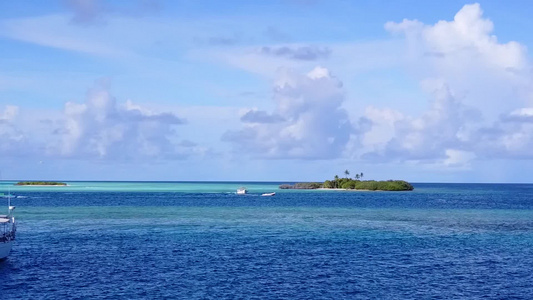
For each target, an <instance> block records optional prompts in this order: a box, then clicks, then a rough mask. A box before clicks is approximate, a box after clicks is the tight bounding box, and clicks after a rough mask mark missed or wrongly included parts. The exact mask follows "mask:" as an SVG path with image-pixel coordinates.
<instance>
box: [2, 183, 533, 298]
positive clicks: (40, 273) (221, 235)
mask: <svg viewBox="0 0 533 300" xmlns="http://www.w3.org/2000/svg"><path fill="white" fill-rule="evenodd" d="M3 184H4V186H7V185H8V184H9V183H7V182H4V183H3ZM278 185H279V183H227V182H226V183H172V182H166V183H144V182H143V183H129V182H120V183H113V182H69V186H68V187H10V190H11V192H12V193H13V194H15V195H17V196H18V197H17V198H15V199H12V202H13V204H14V205H16V206H17V209H16V216H17V221H18V235H17V240H16V243H15V245H14V247H13V251H12V253H11V255H10V257H9V258H8V259H6V260H5V261H3V262H0V272H1V273H0V274H1V275H0V279H1V280H2V282H3V285H2V295H10V298H13V299H43V298H44V299H105V298H112V299H161V298H166V299H168V298H180V299H332V298H343V299H433V298H435V299H480V298H486V299H530V295H533V275H532V274H533V247H532V246H533V185H527V184H522V185H497V184H493V185H488V184H486V185H483V184H414V186H415V191H413V192H342V191H322V192H319V191H284V190H277V186H278ZM240 186H246V187H247V188H248V190H249V191H250V194H249V195H245V196H240V195H235V193H234V192H235V190H236V189H237V188H238V187H240ZM272 191H275V192H277V194H276V196H274V197H260V194H261V193H263V192H272Z"/></svg>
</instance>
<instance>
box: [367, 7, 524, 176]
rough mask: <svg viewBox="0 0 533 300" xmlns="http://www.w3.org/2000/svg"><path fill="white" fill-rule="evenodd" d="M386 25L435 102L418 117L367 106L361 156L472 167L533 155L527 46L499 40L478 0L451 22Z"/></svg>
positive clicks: (416, 22)
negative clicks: (369, 125) (368, 124)
mask: <svg viewBox="0 0 533 300" xmlns="http://www.w3.org/2000/svg"><path fill="white" fill-rule="evenodd" d="M385 28H386V29H387V30H388V31H390V32H392V33H395V34H400V37H401V38H403V39H404V40H405V45H406V49H407V51H406V52H405V54H406V55H405V59H406V66H407V67H408V68H410V69H412V70H414V72H413V74H416V76H419V80H420V83H421V87H422V88H423V89H425V90H427V91H431V97H432V100H431V103H430V107H429V109H428V110H427V111H426V112H424V113H422V114H421V115H420V116H419V117H413V116H410V115H409V111H407V110H405V111H402V112H399V111H394V110H392V109H390V108H382V109H380V108H374V107H372V108H367V110H366V112H365V116H366V117H367V118H368V119H370V120H371V121H372V124H373V126H372V129H371V130H370V131H369V132H367V133H366V134H365V137H364V138H363V143H364V144H365V146H366V149H369V150H368V151H367V153H366V154H364V155H363V158H365V159H371V160H377V161H388V160H396V161H416V162H423V163H427V164H428V165H434V166H437V165H438V166H445V167H450V168H468V166H469V165H470V161H471V160H475V159H483V158H488V157H490V158H531V157H533V154H532V151H531V150H530V149H532V148H533V127H532V126H533V124H532V123H533V122H532V120H533V113H532V110H531V108H529V106H528V103H529V101H530V99H529V98H528V95H531V91H532V90H533V86H532V84H531V82H533V81H532V80H531V79H532V78H531V74H530V71H529V70H530V69H531V65H530V63H529V60H528V57H527V52H526V48H525V47H524V46H522V45H521V44H519V43H517V42H513V41H511V42H507V43H500V42H499V41H498V39H497V37H496V36H494V35H492V31H493V28H494V25H493V23H492V22H491V21H490V20H489V19H486V18H484V17H483V12H482V10H481V7H480V5H479V4H472V5H465V6H464V7H463V8H462V9H461V10H460V11H459V12H458V13H457V14H456V15H455V17H454V19H453V20H452V21H439V22H437V23H436V24H434V25H426V24H423V23H421V22H419V21H417V20H403V21H402V22H400V23H394V22H388V23H387V24H386V25H385ZM458 94H459V95H458ZM524 105H525V107H524Z"/></svg>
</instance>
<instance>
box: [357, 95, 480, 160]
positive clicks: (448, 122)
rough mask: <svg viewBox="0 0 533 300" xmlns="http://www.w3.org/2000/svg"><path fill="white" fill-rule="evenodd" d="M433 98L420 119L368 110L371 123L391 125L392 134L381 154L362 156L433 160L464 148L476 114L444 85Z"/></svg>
mask: <svg viewBox="0 0 533 300" xmlns="http://www.w3.org/2000/svg"><path fill="white" fill-rule="evenodd" d="M433 96H434V100H433V101H432V103H431V107H430V109H429V110H428V111H426V112H425V113H424V114H423V115H422V116H421V117H419V118H413V117H406V116H403V115H401V114H399V113H396V112H393V111H390V110H384V111H379V110H378V111H376V110H375V109H374V110H371V111H367V112H368V113H370V114H369V115H368V116H367V117H368V118H369V119H370V120H371V121H373V122H375V123H377V124H380V123H388V124H389V126H390V125H392V127H393V135H392V137H391V139H390V140H389V141H388V142H387V143H386V144H385V145H384V148H383V149H381V151H377V152H374V153H370V154H366V155H365V157H367V158H373V159H381V160H385V159H386V160H433V159H443V158H445V157H447V156H448V155H449V153H450V151H458V149H461V148H463V147H465V143H466V142H465V140H464V139H465V136H468V134H469V132H470V130H469V127H468V126H469V125H470V124H471V122H472V121H475V120H476V119H477V118H478V116H479V113H478V112H477V111H476V110H475V109H473V108H469V107H466V106H465V105H463V104H462V103H461V102H460V101H459V100H458V99H456V97H455V96H454V95H453V93H452V91H451V90H450V88H449V87H448V86H447V85H442V86H441V87H439V88H438V89H436V90H435V91H434V93H433ZM471 130H473V129H471ZM371 134H373V133H372V132H369V135H371Z"/></svg>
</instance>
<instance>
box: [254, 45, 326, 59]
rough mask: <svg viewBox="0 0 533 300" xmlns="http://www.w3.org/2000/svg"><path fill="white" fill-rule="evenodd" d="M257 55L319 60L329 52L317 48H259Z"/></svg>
mask: <svg viewBox="0 0 533 300" xmlns="http://www.w3.org/2000/svg"><path fill="white" fill-rule="evenodd" d="M258 51H259V53H260V54H262V55H269V56H274V57H282V58H287V59H294V60H309V61H313V60H319V59H325V58H328V57H329V55H330V54H331V50H330V49H329V48H327V47H318V46H297V47H291V46H279V47H269V46H264V47H261V48H260V49H259V50H258Z"/></svg>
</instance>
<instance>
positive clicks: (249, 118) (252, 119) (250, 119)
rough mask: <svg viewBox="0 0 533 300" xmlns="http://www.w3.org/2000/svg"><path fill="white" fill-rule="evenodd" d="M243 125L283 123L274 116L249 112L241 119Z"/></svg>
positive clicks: (261, 111)
mask: <svg viewBox="0 0 533 300" xmlns="http://www.w3.org/2000/svg"><path fill="white" fill-rule="evenodd" d="M241 121H243V122H245V123H277V122H282V121H285V119H283V117H281V116H279V115H275V114H269V113H267V112H266V111H263V110H254V109H252V110H249V111H248V112H247V113H245V114H244V115H243V116H242V117H241Z"/></svg>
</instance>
